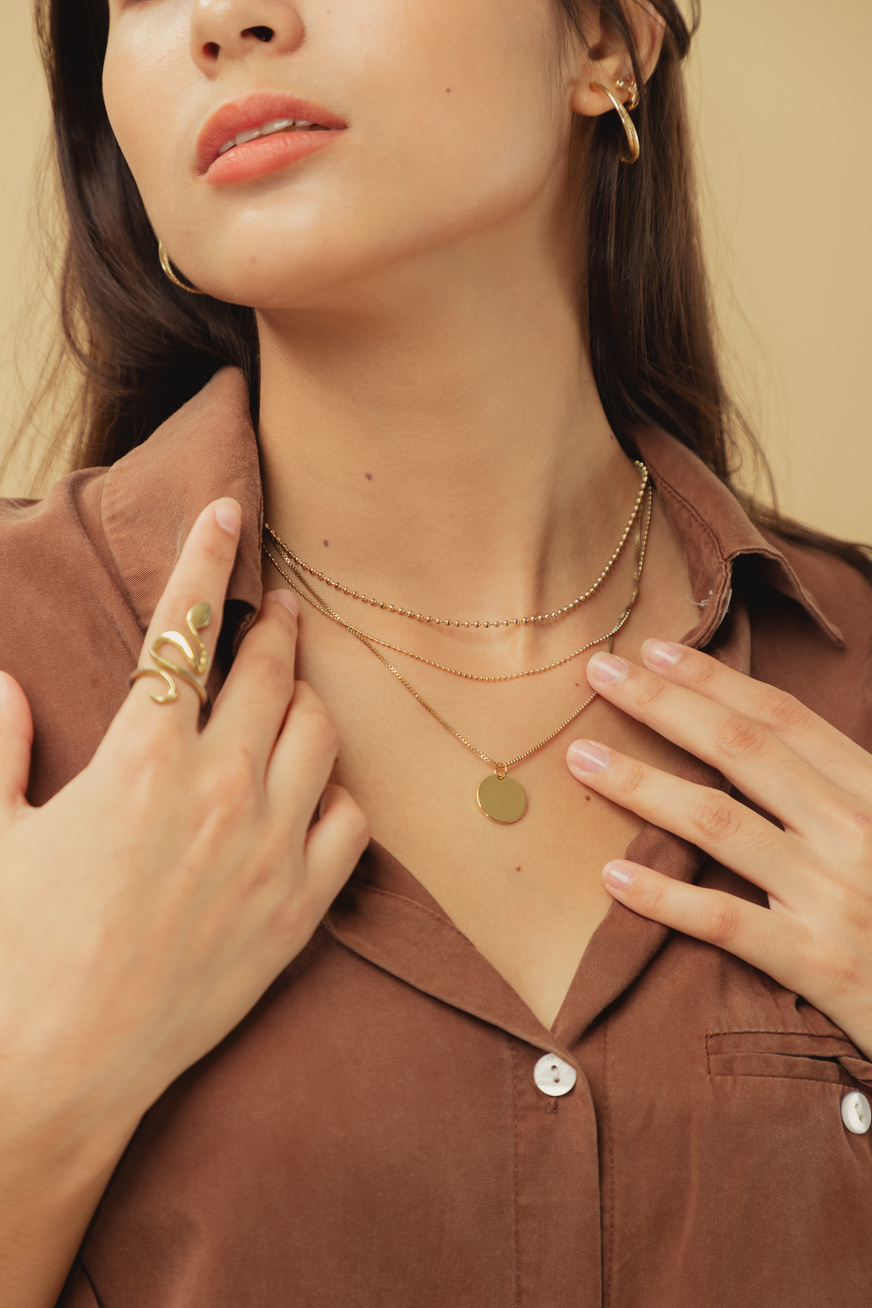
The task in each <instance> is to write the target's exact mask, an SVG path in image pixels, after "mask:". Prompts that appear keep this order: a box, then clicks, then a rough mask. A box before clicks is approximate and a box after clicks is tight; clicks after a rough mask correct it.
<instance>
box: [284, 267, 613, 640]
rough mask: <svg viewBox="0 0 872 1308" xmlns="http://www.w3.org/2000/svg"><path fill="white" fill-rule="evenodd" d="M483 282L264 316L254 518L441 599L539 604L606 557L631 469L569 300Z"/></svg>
mask: <svg viewBox="0 0 872 1308" xmlns="http://www.w3.org/2000/svg"><path fill="white" fill-rule="evenodd" d="M540 271H541V270H540ZM494 285H495V286H496V288H497V289H496V291H495V292H493V286H494ZM406 289H408V288H406ZM491 291H492V292H493V293H490V294H487V295H476V294H474V293H473V290H472V289H470V288H469V287H468V286H467V287H466V288H465V289H464V286H463V285H462V284H460V283H458V284H457V285H456V286H455V287H453V288H452V287H450V286H443V287H440V289H439V292H438V293H436V292H433V293H431V294H430V295H429V296H427V295H426V294H425V293H424V292H422V291H421V288H420V286H419V287H417V288H416V293H415V294H414V295H405V296H394V298H393V304H392V307H391V308H390V309H385V308H384V307H383V305H381V304H378V303H377V302H376V299H375V297H372V296H368V297H367V298H366V299H365V300H364V301H362V302H364V303H365V304H366V305H367V311H366V312H361V313H360V314H359V315H358V316H357V317H356V319H354V320H351V316H350V315H348V314H347V313H344V314H342V315H339V314H336V313H325V312H320V313H317V314H316V313H306V314H303V313H301V312H299V311H294V312H293V313H291V312H288V313H278V314H275V313H270V314H262V315H261V317H260V335H261V367H262V373H261V408H260V449H261V463H262V469H263V476H264V489H265V507H266V517H267V521H268V522H269V523H270V525H271V526H272V527H273V528H274V529H275V530H276V531H277V532H278V533H279V535H280V536H282V537H283V538H284V539H285V540H286V541H287V542H288V543H289V544H290V545H291V546H292V548H293V549H294V551H295V552H296V553H297V554H298V555H300V556H301V557H302V558H304V559H305V560H306V561H307V562H309V563H312V564H313V565H314V566H315V567H317V568H320V569H321V570H323V571H324V572H326V573H328V574H329V575H331V576H334V577H337V578H339V579H340V580H342V581H346V582H349V583H350V584H352V585H353V586H354V587H355V588H359V589H361V590H366V591H367V592H368V593H370V594H373V593H374V594H378V595H380V596H382V597H384V598H387V599H388V600H391V601H394V600H396V601H397V602H402V603H408V604H412V605H416V606H418V605H420V606H423V607H427V608H428V610H429V611H430V612H433V613H438V612H442V613H444V614H451V615H452V616H455V615H459V616H463V615H465V614H470V615H472V616H478V615H480V614H482V615H483V614H486V613H490V614H493V615H494V616H506V615H512V614H516V613H523V612H538V611H541V610H542V609H543V608H546V607H548V606H549V605H551V606H553V605H554V604H556V603H558V602H560V603H562V602H564V601H565V600H566V598H567V597H568V596H569V595H570V592H573V591H574V590H576V589H578V588H579V586H580V584H581V583H586V582H587V581H588V580H589V579H590V578H592V577H593V576H595V575H596V574H597V573H598V572H599V570H600V569H601V568H602V566H603V564H604V563H605V561H606V559H607V558H608V556H609V554H610V553H611V550H612V549H613V548H614V545H615V543H616V540H617V537H618V535H619V533H620V530H621V528H622V526H623V523H624V521H625V519H626V516H627V513H628V511H629V509H630V507H631V505H632V503H633V499H634V497H635V495H636V493H637V491H638V486H639V481H638V474H637V472H636V470H635V469H634V468H633V466H632V464H631V462H630V461H629V460H628V459H627V458H626V456H625V455H624V454H623V453H622V451H621V449H620V447H619V446H618V444H617V441H616V440H615V439H614V436H613V435H612V433H611V431H610V429H609V425H608V422H607V420H606V417H605V414H604V412H603V409H602V405H601V403H600V400H599V396H598V394H597V391H596V387H595V384H594V380H593V375H592V371H591V367H590V362H589V357H588V353H587V350H586V348H585V344H584V341H583V340H582V338H581V336H580V333H579V328H578V318H577V310H576V308H575V306H574V305H573V304H572V303H571V302H570V300H569V299H568V298H567V296H566V294H565V291H564V290H563V288H562V287H561V286H560V284H559V282H558V281H557V280H555V282H554V283H553V284H552V285H551V286H550V287H547V288H544V289H543V287H542V285H541V283H540V284H539V285H536V283H535V278H534V277H530V278H528V279H526V285H525V279H524V278H523V277H520V276H519V275H518V273H517V271H516V270H514V269H512V270H510V272H509V271H507V272H506V274H505V276H503V277H502V278H501V279H499V280H497V281H496V282H495V283H492V286H491ZM525 292H526V296H525ZM400 302H404V303H405V306H406V307H405V309H402V308H401V309H397V307H396V305H397V304H398V303H400Z"/></svg>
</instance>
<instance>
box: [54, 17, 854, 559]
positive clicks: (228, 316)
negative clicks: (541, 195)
mask: <svg viewBox="0 0 872 1308" xmlns="http://www.w3.org/2000/svg"><path fill="white" fill-rule="evenodd" d="M628 2H629V3H634V2H635V0H601V2H600V8H601V11H602V12H603V15H604V18H605V20H606V21H607V22H610V23H611V24H613V26H614V28H615V29H617V30H618V31H619V32H620V33H621V34H622V36H623V39H624V40H625V42H626V45H627V49H628V50H629V51H630V54H631V58H632V59H633V64H634V68H635V72H636V76H637V80H638V81H639V84H640V85H642V81H643V79H642V76H641V69H640V67H639V63H638V53H637V51H636V48H635V43H634V39H633V32H632V29H631V26H630V23H629V21H628V17H627V12H626V10H625V8H624V5H625V4H626V3H628ZM555 3H556V5H557V7H558V9H559V10H560V11H562V16H563V18H564V19H565V22H566V30H567V32H573V31H574V32H575V33H576V34H578V35H579V36H583V34H582V32H581V28H580V21H579V10H580V8H582V7H583V4H584V3H585V0H555ZM650 3H651V4H652V5H653V7H654V8H655V9H656V11H657V12H658V14H659V15H660V17H661V19H662V21H663V24H664V27H665V41H664V46H663V53H662V57H661V59H660V61H659V64H658V66H657V69H656V71H655V72H654V74H653V76H652V77H651V78H650V80H649V82H648V83H647V85H646V86H645V88H644V94H643V96H642V100H641V103H640V105H639V108H638V110H637V111H636V113H635V118H636V121H637V125H638V130H639V135H640V138H641V142H642V156H641V160H640V162H639V163H638V164H636V165H634V166H633V167H628V166H626V165H623V164H622V163H621V162H620V151H621V147H622V143H623V133H622V129H621V125H620V122H619V120H618V117H617V115H616V114H607V115H605V117H603V118H602V119H601V120H600V121H599V123H598V125H597V127H596V130H595V132H594V137H593V144H592V147H591V149H590V150H589V152H588V153H587V154H586V157H584V160H583V164H582V165H580V167H579V177H578V183H577V195H578V202H579V214H580V215H583V218H582V220H581V221H580V223H579V231H580V232H581V233H583V236H582V238H581V239H582V240H583V241H584V242H585V244H586V251H585V253H586V258H582V259H581V260H580V264H581V266H582V267H583V268H584V269H585V276H586V285H585V287H584V288H583V291H584V294H585V295H586V297H587V303H588V309H589V320H590V340H591V350H592V357H593V367H594V373H595V377H596V381H597V385H598V388H599V392H600V396H601V397H602V401H603V405H604V407H605V411H606V414H607V416H608V418H609V421H610V423H611V425H612V428H613V430H614V431H615V432H616V434H617V435H618V437H619V438H620V439H622V440H624V441H627V439H628V433H629V432H630V431H631V429H632V427H633V426H635V425H637V424H652V423H653V424H656V425H658V426H660V427H663V428H664V429H665V430H666V431H669V432H671V433H672V434H673V435H674V436H676V437H677V438H678V439H679V440H680V441H682V442H683V443H684V444H685V445H687V446H688V447H689V448H690V449H692V450H693V451H694V452H695V453H696V454H697V455H698V456H699V457H700V458H701V459H702V460H703V461H704V462H705V463H706V464H707V465H708V466H709V467H710V468H712V469H713V470H714V471H715V472H716V473H717V475H718V476H719V477H721V478H722V479H723V480H724V481H725V482H726V483H727V484H730V485H732V482H733V478H734V476H735V473H736V471H737V468H738V466H739V463H740V460H741V455H742V453H743V452H746V453H747V452H749V451H750V452H751V453H752V455H753V456H754V457H755V458H757V459H758V460H760V461H761V462H762V456H760V454H759V450H757V449H756V446H755V443H754V441H753V437H752V436H751V433H750V432H749V431H748V430H747V426H746V424H744V423H743V421H742V419H741V416H740V415H739V413H738V412H737V410H736V408H735V406H734V404H733V403H732V401H731V398H730V396H729V394H728V393H727V390H726V388H725V386H724V382H723V380H722V375H721V371H720V367H719V362H718V355H717V349H716V345H715V335H714V330H713V322H714V315H713V311H712V305H711V300H710V292H709V283H708V279H707V275H706V270H705V266H704V261H703V255H702V249H701V240H700V232H699V224H698V218H697V208H696V187H695V181H694V175H693V165H692V147H691V139H690V131H689V126H688V120H687V108H686V99H685V89H684V81H683V76H682V71H681V63H682V61H683V59H684V58H685V56H686V55H687V53H688V50H689V48H690V43H691V38H692V36H693V34H694V32H695V31H696V27H697V26H698V22H699V3H698V0H695V2H694V4H693V6H692V21H691V23H688V22H687V21H686V20H685V18H684V17H683V15H682V13H681V11H680V9H679V8H678V5H677V4H676V3H675V0H650ZM36 14H37V26H38V34H39V40H40V46H41V50H42V54H43V59H44V63H45V67H46V72H47V75H48V80H49V86H50V91H51V102H52V109H53V115H54V132H55V149H56V156H57V163H58V170H59V176H60V183H61V190H62V197H63V202H64V205H65V209H66V216H67V245H66V253H65V257H64V264H63V271H62V276H61V287H60V295H61V320H62V326H63V333H64V339H65V342H66V346H67V348H68V350H69V351H70V352H71V354H72V356H73V357H74V359H75V360H76V361H77V363H78V365H79V367H80V368H81V370H82V383H81V389H80V394H79V397H78V403H77V406H76V412H77V414H78V431H77V432H76V433H75V437H74V444H73V446H72V454H71V463H72V466H74V467H88V466H93V465H97V464H103V463H110V462H112V461H114V460H115V459H117V458H119V457H120V456H121V455H122V454H124V453H125V452H126V451H127V450H129V449H132V448H133V447H134V446H135V445H137V444H139V443H140V442H141V441H143V440H144V439H145V438H146V437H147V436H148V435H149V434H150V433H151V432H152V431H153V430H154V429H155V427H157V426H158V425H159V424H160V423H161V422H162V421H163V420H164V419H165V418H167V417H168V416H169V415H170V414H171V413H173V412H174V411H175V410H176V409H177V408H178V407H179V406H180V405H181V404H182V403H184V402H185V401H186V400H187V399H189V398H190V397H191V396H192V395H193V394H195V393H196V391H197V390H199V389H200V387H201V386H202V385H203V384H204V383H205V382H206V381H207V380H208V378H209V377H210V376H211V375H212V374H213V373H214V372H215V371H216V370H217V369H218V368H220V367H221V366H223V365H225V364H235V365H236V366H238V367H240V368H241V369H242V370H243V372H244V373H245V375H246V377H247V378H248V381H249V384H250V387H251V389H252V407H253V410H255V411H256V405H257V394H256V393H257V383H258V352H257V334H256V329H255V321H254V313H253V311H252V310H250V309H245V308H240V307H238V306H236V305H229V304H225V303H222V302H220V301H217V300H214V299H211V298H209V297H206V296H203V297H197V296H192V295H188V294H186V293H185V292H184V291H182V290H178V289H177V288H175V287H174V286H172V285H171V283H170V282H169V281H168V280H167V279H166V278H165V277H164V275H163V273H162V272H161V269H160V267H159V264H158V259H157V242H156V240H155V236H154V233H153V231H152V229H151V225H150V223H149V220H148V218H147V216H146V213H145V209H144V206H143V203H142V200H141V198H140V195H139V192H138V190H137V188H136V185H135V183H134V180H133V177H132V175H131V173H130V170H129V169H128V167H127V164H126V162H125V160H124V157H123V155H122V154H121V151H120V149H119V147H118V144H117V142H116V140H115V137H114V135H113V133H112V129H111V127H110V125H109V121H108V118H107V116H106V111H105V107H104V104H103V96H102V88H101V80H102V63H103V56H104V52H105V48H106V39H107V34H108V22H109V20H108V13H107V5H106V0H36ZM579 153H580V152H579ZM67 439H68V438H67ZM734 489H735V487H734ZM746 503H747V504H748V506H749V508H750V509H751V511H752V513H753V515H754V517H755V518H756V519H757V521H758V522H760V523H761V524H762V525H766V526H770V527H772V528H774V529H775V530H776V531H778V532H780V534H781V535H782V536H784V537H785V538H788V539H792V540H795V541H799V542H804V543H808V544H813V545H818V546H822V547H823V548H825V549H828V550H830V551H832V552H834V553H837V554H840V555H841V556H842V557H845V558H848V559H850V560H851V561H852V562H854V563H855V564H858V565H859V566H861V567H863V568H864V570H865V571H867V573H868V574H869V575H870V576H872V562H870V561H869V558H868V557H867V556H866V555H865V554H864V553H863V551H862V550H861V549H860V548H859V547H857V546H852V545H848V544H845V543H843V542H839V541H835V540H831V539H830V538H828V537H824V536H821V535H819V534H818V533H816V532H812V531H810V530H807V529H805V528H803V527H800V526H798V525H797V524H795V523H791V522H788V521H787V520H785V519H783V518H782V517H781V516H780V515H779V514H778V513H777V511H776V510H774V509H766V508H764V507H763V506H761V505H760V504H758V503H756V502H751V501H747V500H746Z"/></svg>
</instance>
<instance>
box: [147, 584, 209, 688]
mask: <svg viewBox="0 0 872 1308" xmlns="http://www.w3.org/2000/svg"><path fill="white" fill-rule="evenodd" d="M211 620H212V609H211V607H210V606H209V604H208V603H207V602H206V600H203V602H202V603H201V604H195V605H194V607H193V608H192V609H189V610H188V616H187V623H188V630H189V631H190V633H191V640H188V638H187V636H183V635H182V634H181V632H179V631H162V632H161V634H160V635H159V636H156V637H155V638H154V640H153V641H152V642H151V647H150V649H149V654H150V655H151V657H152V658H153V659H154V661H155V663H156V664H157V667H156V668H137V669H136V671H135V672H133V673H131V676H130V684H131V686H132V685H133V683H134V682H135V681H138V680H139V678H140V677H160V679H161V680H162V681H165V682H166V684H167V686H168V687H169V689H168V690H167V692H166V694H165V695H155V694H150V696H149V698H151V699H153V700H154V702H155V704H171V703H172V702H173V700H175V699H178V697H179V690H178V687H177V686H176V683H175V681H174V680H173V677H181V679H182V680H183V681H186V682H187V683H188V685H189V686H193V687H194V690H196V692H197V694H198V695H199V697H200V704H201V705H203V704H205V703H206V699H207V698H208V697H207V695H206V688H205V687H204V686H202V685H201V684H200V682H199V681H198V680H197V677H205V676H206V674H207V673H208V671H209V651H208V650H207V649H206V646H205V645H204V644H203V642H202V641H201V640H200V636H199V632H201V631H202V630H203V628H204V627H208V625H209V623H210V622H211ZM162 645H175V647H176V649H177V650H180V651H181V653H182V654H183V655H184V657H185V662H186V663H187V665H188V667H187V668H183V667H182V666H181V665H180V664H178V663H170V661H169V660H168V659H165V658H162V657H161V655H160V653H159V651H160V648H161V646H162ZM189 668H190V671H188V669H189ZM160 669H163V671H161V670H160ZM170 674H172V675H170Z"/></svg>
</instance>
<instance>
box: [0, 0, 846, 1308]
mask: <svg viewBox="0 0 872 1308" xmlns="http://www.w3.org/2000/svg"><path fill="white" fill-rule="evenodd" d="M40 12H41V16H42V33H43V40H44V44H45V50H46V54H47V62H48V68H49V73H50V77H51V81H52V89H53V98H54V108H55V117H56V123H57V131H58V142H59V158H60V163H61V171H62V176H63V179H64V187H65V196H66V202H67V207H68V211H69V215H70V246H69V255H68V260H67V265H66V275H65V300H64V305H65V321H66V326H67V331H68V334H69V337H70V340H71V343H72V344H73V346H74V348H75V349H76V350H77V351H78V353H79V356H80V358H81V359H82V361H83V362H84V363H85V364H86V367H87V374H86V383H85V388H84V393H83V409H82V412H83V414H84V420H83V439H82V443H81V445H80V447H79V451H78V455H77V461H76V466H77V468H78V469H79V470H78V471H74V472H73V473H71V474H70V475H69V476H68V477H66V478H64V479H62V480H61V481H60V482H59V483H58V484H57V485H56V486H55V487H54V488H53V490H52V491H51V493H50V494H49V495H48V496H47V498H46V499H45V500H44V501H41V502H25V501H12V502H7V503H6V504H5V505H4V506H3V510H2V517H0V540H2V546H3V559H4V566H3V570H2V573H3V575H2V581H0V585H2V587H3V612H4V623H3V629H2V633H0V667H2V668H3V669H4V675H3V676H2V677H0V692H2V700H0V710H2V711H0V732H2V738H3V747H2V751H0V756H2V803H3V807H2V850H3V855H2V866H3V877H2V880H0V921H2V923H3V936H2V940H3V944H2V949H3V955H4V972H5V977H6V985H5V986H4V997H3V1000H2V1005H0V1032H2V1049H3V1051H4V1062H3V1065H2V1066H3V1078H4V1083H3V1084H4V1092H3V1103H4V1109H3V1113H2V1115H0V1160H2V1171H3V1175H4V1193H3V1198H2V1205H3V1208H2V1216H3V1220H2V1222H0V1230H2V1235H0V1248H2V1259H0V1265H2V1268H3V1270H2V1272H0V1287H2V1295H0V1298H2V1301H3V1303H4V1304H5V1303H8V1304H15V1305H16V1308H31V1305H33V1306H40V1308H41V1306H42V1305H50V1304H53V1303H55V1302H56V1301H57V1302H59V1303H62V1304H64V1305H66V1306H67V1308H70V1306H74V1308H85V1306H86V1305H87V1306H88V1308H93V1305H98V1304H99V1305H102V1306H103V1308H122V1306H123V1308H132V1306H133V1305H137V1306H139V1305H142V1306H143V1308H144V1306H145V1305H148V1308H169V1306H170V1305H172V1306H173V1308H179V1306H181V1305H184V1306H185V1308H188V1306H191V1308H192V1306H193V1305H207V1304H208V1305H209V1306H210V1308H218V1306H221V1308H223V1306H225V1305H226V1308H231V1306H232V1308H241V1306H242V1305H246V1306H247V1305H251V1306H254V1305H258V1306H260V1305H264V1306H265V1305H270V1306H271V1308H272V1305H278V1304H288V1305H290V1304H293V1305H295V1308H296V1306H300V1308H303V1306H306V1308H308V1306H309V1305H313V1306H314V1305H328V1304H329V1305H352V1304H356V1305H357V1304H359V1305H371V1304H383V1303H389V1304H391V1305H395V1306H396V1308H402V1306H404V1305H411V1304H415V1305H416V1306H417V1305H422V1304H423V1305H439V1306H440V1308H441V1306H443V1305H476V1306H477V1308H491V1305H492V1306H493V1308H497V1306H499V1308H505V1305H508V1304H520V1305H533V1304H535V1305H540V1304H545V1303H548V1304H558V1305H567V1306H568V1305H585V1306H587V1305H599V1304H604V1303H608V1304H614V1305H621V1308H628V1306H630V1305H640V1306H641V1305H646V1306H653V1305H663V1304H685V1303H705V1304H717V1305H734V1304H735V1305H738V1304H743V1305H744V1304H748V1303H754V1304H757V1303H760V1304H762V1303H766V1304H767V1305H785V1306H786V1305H788V1304H790V1305H792V1306H794V1308H795V1306H796V1305H805V1304H809V1305H810V1304H812V1303H814V1304H817V1303H819V1302H820V1301H821V1298H822V1294H824V1295H825V1296H826V1299H827V1301H832V1302H838V1303H840V1304H842V1305H858V1306H859V1305H860V1304H861V1303H863V1304H865V1303H866V1301H867V1297H868V1274H869V1266H870V1255H869V1252H868V1250H869V1236H870V1234H872V1219H870V1216H869V1209H870V1205H869V1199H870V1196H872V1156H870V1139H872V1136H870V1133H869V1125H870V1121H872V1114H870V1109H869V1100H870V1097H872V1061H870V1058H872V1002H870V999H869V995H870V993H872V987H870V981H872V958H870V929H872V890H870V871H872V852H870V825H869V817H870V814H872V759H870V755H869V753H867V749H868V747H869V746H870V743H872V737H870V722H869V708H870V691H869V677H868V668H869V663H868V651H869V648H870V640H872V604H870V591H869V581H868V572H869V569H868V565H867V563H866V561H865V559H864V556H863V555H862V554H861V552H860V551H859V550H852V549H851V548H849V547H847V546H841V545H839V544H837V543H835V542H829V541H825V540H822V539H815V538H813V537H812V536H811V534H810V533H807V532H805V533H804V532H802V531H801V529H798V528H793V527H791V526H790V525H789V524H785V523H780V522H776V521H774V520H773V521H772V522H770V523H769V527H774V528H775V530H770V529H769V527H767V525H766V520H765V515H763V514H762V513H761V511H759V510H756V509H753V506H752V510H753V513H754V515H755V516H754V519H753V520H752V518H751V517H749V516H748V515H747V514H746V512H745V509H744V508H743V507H742V506H741V505H740V504H739V502H738V500H737V499H736V498H735V496H734V495H733V494H732V492H731V490H730V488H729V469H730V464H731V453H732V451H731V446H730V439H729V405H728V402H727V400H726V397H725V395H724V393H723V389H722V387H721V383H720V380H719V376H718V371H717V363H716V359H715V354H714V350H713V347H712V344H711V332H710V322H709V313H708V306H707V300H706V293H705V282H704V278H703V274H702V271H701V267H700V263H699V257H698V246H697V241H696V228H695V220H694V208H693V196H692V190H691V186H690V178H689V169H688V163H687V157H688V156H687V151H688V146H687V139H686V132H685V125H684V116H683V98H682V89H681V72H680V62H681V59H682V57H683V56H684V54H685V53H686V51H687V47H688V44H689V33H688V29H687V27H686V26H685V24H684V21H683V20H682V18H681V16H680V14H679V12H678V10H677V8H676V7H675V6H674V5H673V4H672V3H671V0H656V3H651V4H650V5H649V4H637V3H630V4H627V5H626V6H622V5H621V4H619V3H618V0H609V3H604V4H601V5H596V4H593V3H581V4H579V5H577V6H576V4H575V3H574V0H573V3H570V0H560V2H559V3H554V0H513V3H511V4H508V5H507V4H506V3H505V2H504V0H503V2H500V0H463V3H460V0H415V2H414V3H397V2H396V0H347V2H346V3H344V4H343V5H336V4H334V3H327V2H326V0H306V2H305V3H304V0H222V3H220V4H219V3H217V0H160V3H158V2H157V0H155V2H154V3H144V2H138V0H110V5H109V9H108V13H107V12H105V11H104V6H103V0H46V2H45V5H44V6H43V8H42V9H41V11H40ZM101 68H102V93H101ZM159 255H160V259H159V257H158V256H159ZM223 364H232V365H236V366H235V367H232V368H222V366H221V365H223ZM251 413H253V414H254V418H255V421H254V423H253V424H252V421H251V417H250V414H251ZM255 429H256V435H255ZM264 515H265V521H266V524H267V525H265V526H264V529H263V532H262V531H261V527H262V521H263V517H264ZM361 597H365V599H366V600H367V602H366V604H364V603H362V602H361ZM586 650H592V651H595V654H594V657H593V658H590V655H589V654H587V655H586V653H585V651H586ZM61 651H62V652H61ZM374 655H377V656H378V657H374ZM588 659H589V661H587V660H588ZM585 668H586V677H585V676H582V670H583V669H585ZM452 672H453V673H455V674H457V673H459V674H461V675H451V673H452ZM519 674H523V675H519ZM295 677H296V680H295ZM594 692H595V694H594ZM428 709H429V711H428ZM198 715H199V716H198ZM31 745H32V748H31ZM370 835H371V837H372V839H371V840H370ZM389 851H390V852H389ZM624 851H625V852H624ZM622 854H624V856H623V857H621V855H622ZM77 1251H78V1252H77ZM58 1295H60V1299H58Z"/></svg>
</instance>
